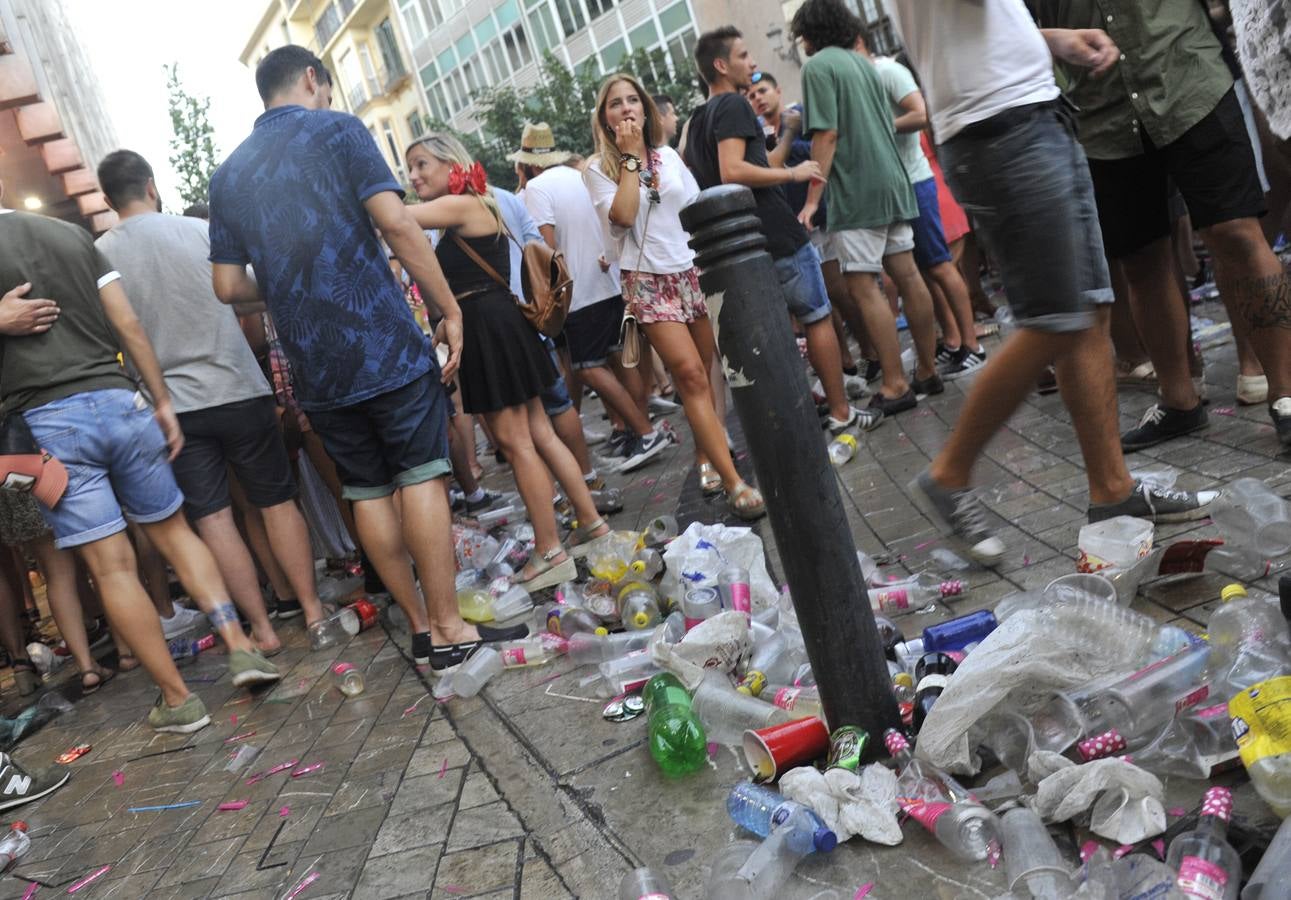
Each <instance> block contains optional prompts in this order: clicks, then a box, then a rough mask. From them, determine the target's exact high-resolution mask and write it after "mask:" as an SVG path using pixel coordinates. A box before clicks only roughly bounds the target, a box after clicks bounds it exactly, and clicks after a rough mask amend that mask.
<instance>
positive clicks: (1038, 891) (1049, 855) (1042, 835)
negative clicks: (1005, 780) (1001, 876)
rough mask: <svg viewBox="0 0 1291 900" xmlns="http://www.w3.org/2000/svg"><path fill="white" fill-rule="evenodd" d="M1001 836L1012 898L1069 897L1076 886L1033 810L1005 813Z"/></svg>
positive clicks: (1021, 808)
mask: <svg viewBox="0 0 1291 900" xmlns="http://www.w3.org/2000/svg"><path fill="white" fill-rule="evenodd" d="M1000 836H1001V839H1002V841H1003V844H1004V871H1005V875H1006V876H1007V878H1008V883H1009V891H1010V892H1011V893H1012V894H1013V895H1014V896H1016V897H1027V896H1030V897H1038V898H1046V900H1047V898H1063V897H1070V896H1071V895H1072V892H1074V891H1075V889H1076V886H1075V885H1074V884H1073V883H1072V880H1071V872H1070V871H1069V870H1068V869H1067V866H1066V865H1064V864H1063V861H1062V854H1061V853H1060V852H1059V851H1058V847H1057V845H1056V844H1054V842H1053V838H1051V837H1050V836H1049V832H1048V831H1047V830H1046V829H1045V827H1044V822H1043V821H1041V819H1040V817H1039V816H1038V815H1037V814H1036V813H1035V811H1034V810H1032V809H1029V808H1028V807H1025V806H1019V807H1017V808H1015V809H1010V810H1009V811H1008V812H1006V813H1005V814H1004V821H1003V824H1002V825H1001V827H1000Z"/></svg>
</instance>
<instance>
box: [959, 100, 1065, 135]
mask: <svg viewBox="0 0 1291 900" xmlns="http://www.w3.org/2000/svg"><path fill="white" fill-rule="evenodd" d="M1048 110H1055V111H1057V110H1066V111H1068V112H1071V111H1074V107H1073V106H1072V104H1071V101H1070V100H1067V99H1066V98H1065V97H1063V96H1058V97H1055V98H1054V99H1052V100H1045V101H1043V102H1041V103H1028V104H1026V105H1025V106H1013V107H1010V108H1009V109H1006V110H1002V111H1001V112H998V113H996V114H995V115H993V116H991V117H990V118H989V119H983V120H982V121H980V122H974V123H972V124H971V125H965V126H964V127H963V128H961V129H960V130H959V131H958V132H957V133H956V134H955V136H954V137H952V138H951V139H950V140H949V141H947V142H946V143H951V142H953V141H957V140H959V139H960V138H968V139H969V140H980V139H982V138H993V137H999V136H1000V135H1002V134H1004V133H1005V132H1007V131H1009V130H1010V129H1012V128H1013V127H1014V126H1016V125H1020V124H1022V123H1023V122H1025V121H1027V120H1028V119H1031V118H1033V117H1034V116H1035V115H1036V114H1037V113H1042V112H1046V111H1048Z"/></svg>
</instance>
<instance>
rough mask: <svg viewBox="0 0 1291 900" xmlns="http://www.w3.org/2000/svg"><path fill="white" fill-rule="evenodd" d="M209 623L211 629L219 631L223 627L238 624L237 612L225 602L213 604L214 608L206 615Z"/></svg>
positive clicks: (230, 604)
mask: <svg viewBox="0 0 1291 900" xmlns="http://www.w3.org/2000/svg"><path fill="white" fill-rule="evenodd" d="M206 618H207V619H208V620H209V621H210V623H211V627H212V628H214V629H215V630H216V631H219V630H220V629H221V628H223V627H224V626H225V625H229V624H233V625H236V624H237V623H238V611H237V609H235V608H234V606H233V604H232V603H230V602H229V601H227V600H222V601H220V602H218V603H216V604H215V607H214V608H213V609H212V610H211V611H210V612H208V613H207V614H206Z"/></svg>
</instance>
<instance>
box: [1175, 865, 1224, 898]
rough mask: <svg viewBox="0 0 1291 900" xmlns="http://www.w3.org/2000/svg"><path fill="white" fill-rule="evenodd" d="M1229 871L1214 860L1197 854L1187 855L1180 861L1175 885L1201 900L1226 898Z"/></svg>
mask: <svg viewBox="0 0 1291 900" xmlns="http://www.w3.org/2000/svg"><path fill="white" fill-rule="evenodd" d="M1227 884H1228V873H1227V872H1225V871H1224V870H1223V869H1221V868H1220V867H1219V866H1217V865H1215V864H1214V863H1212V862H1207V861H1206V860H1204V859H1200V858H1198V857H1196V856H1185V857H1184V858H1183V860H1182V861H1181V862H1180V863H1179V878H1178V880H1177V881H1175V887H1177V888H1179V890H1180V891H1182V892H1183V893H1184V894H1186V895H1187V896H1189V897H1198V898H1200V900H1224V889H1225V887H1226V886H1227Z"/></svg>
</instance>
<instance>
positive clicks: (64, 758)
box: [54, 744, 91, 766]
mask: <svg viewBox="0 0 1291 900" xmlns="http://www.w3.org/2000/svg"><path fill="white" fill-rule="evenodd" d="M90 749H91V747H90V745H89V744H77V745H76V746H75V747H73V748H72V749H71V750H66V751H64V752H62V753H60V754H58V758H57V759H55V760H54V762H56V763H58V764H59V765H60V766H65V765H67V764H69V763H74V762H76V761H77V760H78V759H80V758H81V757H82V756H84V755H85V754H87V753H89V752H90Z"/></svg>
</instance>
